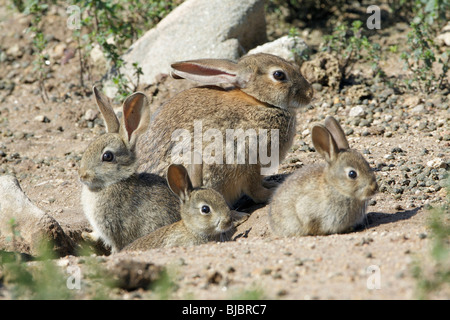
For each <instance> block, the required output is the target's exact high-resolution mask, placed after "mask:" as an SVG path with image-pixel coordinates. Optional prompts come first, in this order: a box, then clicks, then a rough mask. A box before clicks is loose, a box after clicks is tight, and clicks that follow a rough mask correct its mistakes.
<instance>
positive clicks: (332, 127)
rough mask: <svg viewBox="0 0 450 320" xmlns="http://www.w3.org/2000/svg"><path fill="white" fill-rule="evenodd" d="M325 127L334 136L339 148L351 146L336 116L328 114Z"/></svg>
mask: <svg viewBox="0 0 450 320" xmlns="http://www.w3.org/2000/svg"><path fill="white" fill-rule="evenodd" d="M325 127H326V128H327V129H328V131H329V132H330V133H331V135H332V136H333V138H334V141H336V144H337V146H338V147H339V149H349V148H350V146H349V144H348V141H347V138H346V137H345V133H344V130H342V127H341V126H340V124H339V122H338V121H337V120H336V119H335V118H333V117H332V116H327V117H326V118H325Z"/></svg>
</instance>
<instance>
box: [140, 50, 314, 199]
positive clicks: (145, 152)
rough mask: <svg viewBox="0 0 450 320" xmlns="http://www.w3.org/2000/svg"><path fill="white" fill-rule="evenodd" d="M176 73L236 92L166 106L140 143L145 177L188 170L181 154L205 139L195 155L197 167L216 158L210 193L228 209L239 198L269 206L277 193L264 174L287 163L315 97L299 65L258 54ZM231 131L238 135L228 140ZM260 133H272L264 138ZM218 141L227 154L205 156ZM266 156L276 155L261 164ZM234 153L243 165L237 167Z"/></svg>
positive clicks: (190, 96) (201, 91)
mask: <svg viewBox="0 0 450 320" xmlns="http://www.w3.org/2000/svg"><path fill="white" fill-rule="evenodd" d="M172 67H173V69H174V71H173V73H174V74H175V77H177V78H186V79H191V80H194V81H198V82H201V83H203V84H214V85H219V84H224V85H228V86H231V88H228V89H223V88H221V87H218V86H204V87H196V88H192V89H189V90H185V91H183V92H181V93H179V94H178V95H177V96H175V97H174V98H172V99H171V100H169V101H168V102H167V103H166V104H165V105H163V106H162V107H161V109H160V110H159V112H158V113H157V114H156V115H155V117H154V119H153V121H152V123H151V125H150V128H149V130H148V131H147V132H146V133H145V134H144V135H143V137H142V139H140V140H139V143H138V146H139V153H138V157H139V168H140V170H144V171H149V172H155V173H157V174H164V173H165V171H166V170H167V167H168V166H169V164H171V163H184V164H187V162H188V160H189V159H191V157H190V156H189V155H186V156H185V155H184V154H183V157H181V156H179V154H180V153H177V150H179V149H180V148H182V149H183V152H184V151H186V150H187V153H189V152H191V151H192V150H193V149H195V148H196V146H195V144H196V143H198V139H197V138H198V136H200V139H202V138H203V139H204V140H205V141H203V143H202V144H201V146H200V147H198V148H197V150H196V151H199V152H203V154H202V158H201V159H198V160H197V161H199V163H201V162H202V160H203V163H205V162H206V161H205V157H210V159H211V158H214V161H210V162H208V163H206V165H204V166H203V177H204V181H203V183H204V185H205V186H206V187H210V188H213V189H215V190H217V191H218V192H220V193H221V194H222V195H223V196H224V198H225V200H226V201H227V203H228V205H230V206H231V205H233V204H234V203H235V201H236V200H238V199H239V198H240V196H241V195H242V194H247V195H248V196H249V197H250V198H252V199H253V200H254V201H255V202H257V203H264V202H267V201H268V200H269V198H270V196H271V195H272V190H271V189H269V188H266V187H267V186H269V185H268V184H266V185H264V184H263V178H264V175H263V174H262V172H263V169H266V168H267V166H268V165H270V168H271V169H273V168H275V171H274V173H275V172H276V170H277V169H278V162H279V161H281V160H283V159H284V157H285V155H286V153H287V151H288V150H289V148H290V147H291V145H292V142H293V138H294V135H295V132H296V128H295V115H296V109H297V108H299V107H301V106H302V105H306V104H308V103H309V102H310V100H311V98H312V96H313V90H312V87H311V85H310V84H309V83H308V82H307V81H306V80H305V79H304V78H303V76H302V75H301V73H300V70H299V68H298V66H296V65H294V64H291V63H289V62H287V61H286V60H284V59H282V58H280V57H277V56H274V55H270V54H255V55H248V56H245V57H243V58H241V59H240V60H239V61H238V62H237V63H236V62H233V61H229V60H220V59H203V60H192V61H184V62H177V63H174V64H173V65H172ZM227 129H231V130H234V133H236V135H235V136H230V139H229V140H228V136H227V131H228V130H227ZM263 129H265V130H268V131H267V135H266V136H264V135H263V134H264V132H263V131H262V130H263ZM239 130H240V133H239V134H238V133H237V132H239ZM180 131H181V132H182V133H184V136H183V138H184V139H183V141H182V142H180V141H179V140H178V139H179V136H177V132H180ZM186 133H187V137H186ZM252 134H253V135H252ZM277 135H278V136H277ZM211 136H213V138H211ZM246 136H247V138H248V140H249V145H248V148H245V150H242V149H239V148H237V150H235V149H236V145H238V143H239V139H242V140H240V141H241V142H242V141H245V140H244V139H245V138H246ZM255 137H256V139H253V138H255ZM191 138H194V146H192V144H191ZM196 139H197V140H196ZM206 140H207V141H206ZM258 140H259V141H258ZM213 142H214V145H218V146H222V147H223V149H222V151H223V153H222V155H221V154H220V152H217V149H215V148H212V149H214V150H213V151H211V148H210V149H208V147H210V146H211V144H212V143H213ZM225 146H227V148H228V147H231V149H232V151H231V153H230V152H229V149H227V150H224V149H226V148H225ZM233 147H234V148H233ZM264 150H266V151H267V153H266V154H265V155H267V154H269V153H271V156H270V157H271V159H270V163H269V161H268V160H267V158H262V153H261V152H263V151H264ZM235 152H236V157H237V158H238V159H239V157H241V161H239V160H237V161H236V157H235ZM258 152H259V153H258ZM255 155H256V156H255ZM184 156H185V157H184ZM177 157H178V158H177ZM252 157H253V158H252ZM256 158H257V159H256ZM186 159H188V160H186ZM272 160H273V161H272ZM273 162H275V163H273ZM191 178H193V179H195V177H191Z"/></svg>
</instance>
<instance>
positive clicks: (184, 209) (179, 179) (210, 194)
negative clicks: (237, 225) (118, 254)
mask: <svg viewBox="0 0 450 320" xmlns="http://www.w3.org/2000/svg"><path fill="white" fill-rule="evenodd" d="M167 181H168V184H169V187H170V189H171V190H172V191H173V193H174V194H176V195H177V196H178V197H179V199H180V201H181V208H180V212H181V220H180V221H177V222H175V223H173V224H171V225H168V226H164V227H162V228H160V229H158V230H156V231H153V232H152V233H150V234H148V235H146V236H143V237H141V238H139V239H137V240H136V241H134V242H133V243H131V244H130V245H128V246H126V247H125V248H124V251H136V250H148V249H152V248H163V247H174V246H194V245H199V244H202V243H207V242H208V241H217V240H219V239H220V237H221V235H222V234H223V233H224V232H226V231H228V230H230V229H231V228H232V226H233V223H232V221H233V220H232V217H231V216H232V212H231V211H230V209H229V208H228V205H227V203H226V202H225V199H224V198H223V197H222V195H221V194H220V193H218V192H217V191H215V190H213V189H205V188H194V187H193V185H192V182H191V180H190V178H189V175H188V172H187V170H186V169H185V167H183V166H182V165H175V164H172V165H170V166H169V169H168V170H167Z"/></svg>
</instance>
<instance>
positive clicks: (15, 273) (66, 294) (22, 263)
mask: <svg viewBox="0 0 450 320" xmlns="http://www.w3.org/2000/svg"><path fill="white" fill-rule="evenodd" d="M39 251H40V254H39V257H38V258H37V260H39V261H33V262H31V263H30V262H28V261H27V259H23V256H22V255H20V254H18V253H13V254H11V253H10V252H5V251H0V271H1V272H0V274H2V275H3V279H2V282H3V283H5V284H6V286H7V287H8V288H9V290H10V292H11V294H12V298H13V299H35V300H47V299H50V300H54V299H70V298H71V297H72V292H71V291H70V290H69V289H68V288H67V286H66V277H65V275H64V274H63V273H62V272H61V270H60V268H59V267H58V266H57V265H56V263H55V261H54V260H52V259H54V258H55V256H54V254H53V252H52V250H51V246H49V244H48V243H45V242H42V243H41V246H40V250H39Z"/></svg>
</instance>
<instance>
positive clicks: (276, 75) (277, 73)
mask: <svg viewBox="0 0 450 320" xmlns="http://www.w3.org/2000/svg"><path fill="white" fill-rule="evenodd" d="M272 75H273V78H274V79H275V80H278V81H284V80H286V74H285V73H284V72H283V71H280V70H277V71H275V72H274V73H273V74H272Z"/></svg>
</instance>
